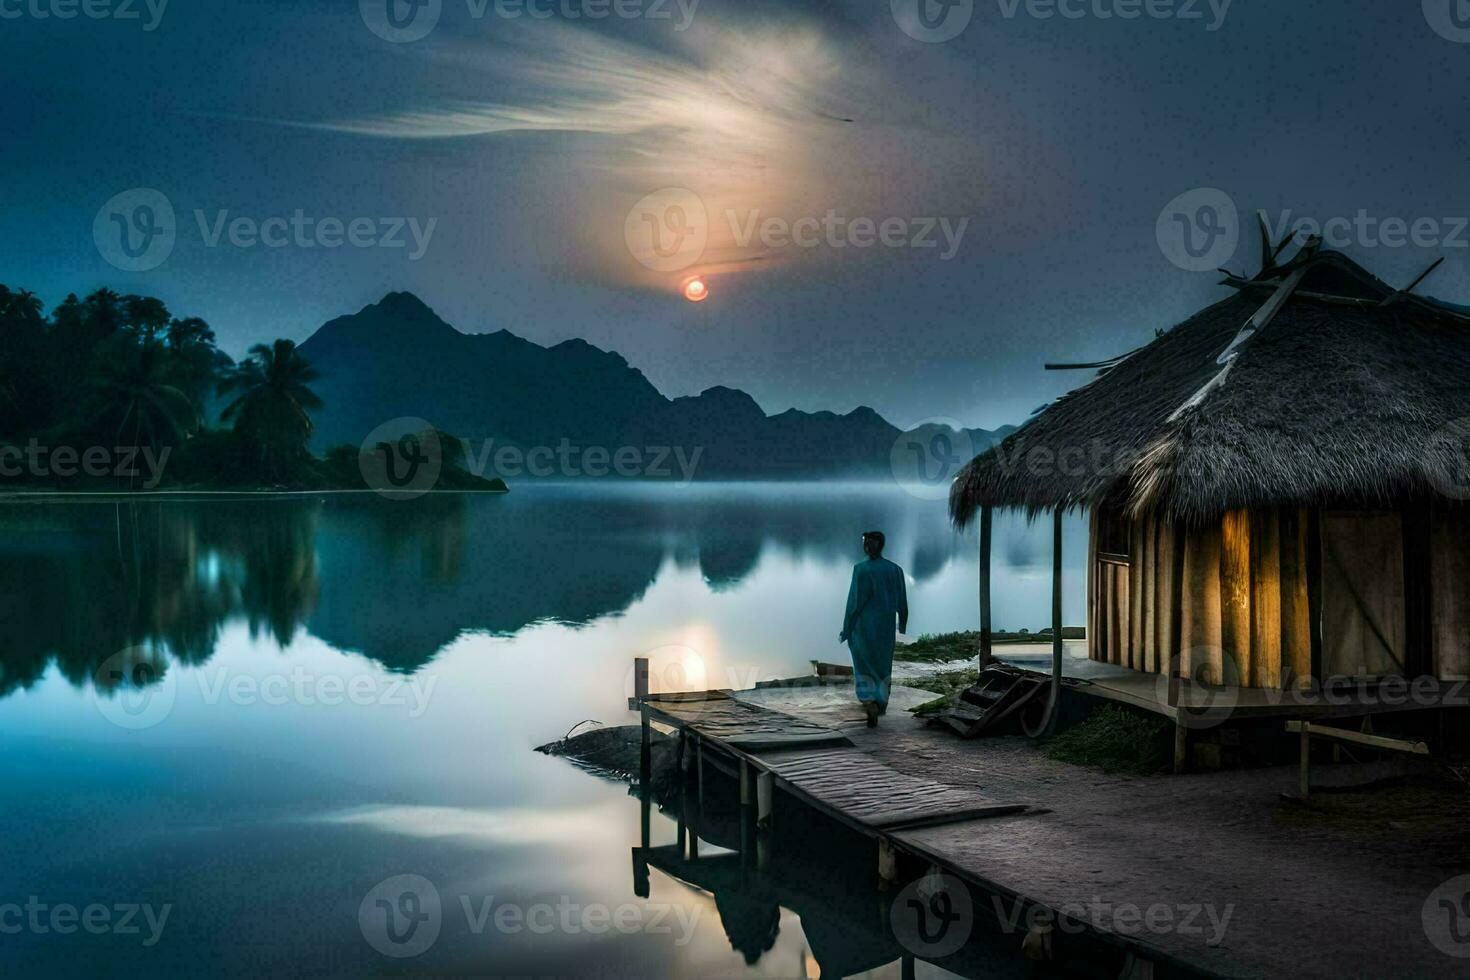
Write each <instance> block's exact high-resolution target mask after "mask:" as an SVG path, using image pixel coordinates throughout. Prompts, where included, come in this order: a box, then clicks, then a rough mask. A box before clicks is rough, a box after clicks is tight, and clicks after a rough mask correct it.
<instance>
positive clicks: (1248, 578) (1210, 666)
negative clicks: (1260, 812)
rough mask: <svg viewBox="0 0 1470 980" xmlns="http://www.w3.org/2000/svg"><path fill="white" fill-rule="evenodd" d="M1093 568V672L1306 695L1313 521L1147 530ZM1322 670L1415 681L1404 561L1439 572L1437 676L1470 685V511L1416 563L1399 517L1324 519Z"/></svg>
mask: <svg viewBox="0 0 1470 980" xmlns="http://www.w3.org/2000/svg"><path fill="white" fill-rule="evenodd" d="M1097 525H1098V519H1097V515H1096V513H1094V514H1093V528H1092V530H1093V533H1092V536H1091V537H1092V549H1091V552H1092V553H1091V555H1090V556H1089V558H1090V560H1089V562H1088V567H1089V570H1090V571H1089V575H1088V624H1087V625H1088V645H1089V652H1090V655H1091V657H1092V659H1094V660H1099V661H1102V662H1105V663H1111V664H1117V665H1119V666H1122V667H1129V668H1132V669H1134V670H1141V671H1148V672H1151V673H1158V672H1163V671H1165V670H1168V669H1170V667H1171V666H1172V667H1173V669H1174V670H1175V671H1176V672H1177V673H1179V674H1180V675H1181V676H1186V677H1193V678H1195V679H1197V680H1205V681H1210V682H1212V683H1225V684H1234V685H1239V686H1242V687H1258V688H1278V689H1279V688H1285V687H1289V686H1291V685H1293V684H1296V685H1298V686H1305V685H1306V684H1308V683H1310V678H1311V676H1312V624H1311V613H1310V609H1309V602H1308V582H1307V566H1308V556H1307V526H1308V514H1307V512H1306V511H1305V510H1303V509H1300V508H1271V509H1257V510H1251V511H1244V510H1237V511H1231V512H1229V513H1227V514H1226V515H1225V516H1224V518H1222V519H1221V521H1220V522H1219V523H1218V524H1214V525H1210V526H1206V527H1183V526H1176V525H1174V524H1171V523H1168V522H1162V521H1158V520H1144V521H1135V522H1134V523H1133V526H1132V531H1131V547H1130V555H1129V556H1128V559H1127V561H1126V563H1118V562H1114V561H1110V560H1109V559H1108V558H1107V557H1105V556H1101V555H1099V554H1098V553H1097V538H1098V536H1097V529H1098V526H1097ZM1321 528H1322V538H1323V548H1322V566H1323V571H1322V585H1321V588H1322V598H1321V617H1322V620H1321V634H1322V637H1321V642H1322V647H1323V649H1322V670H1323V673H1324V674H1326V675H1327V676H1382V675H1384V674H1388V673H1397V672H1402V671H1404V669H1405V667H1406V665H1407V664H1408V663H1409V660H1408V652H1407V649H1406V647H1407V645H1408V644H1407V641H1406V634H1407V627H1406V623H1405V617H1406V615H1408V603H1407V602H1406V595H1405V591H1404V582H1405V569H1404V558H1405V557H1409V558H1410V560H1411V561H1420V562H1423V563H1424V564H1425V565H1427V583H1426V584H1427V586H1428V591H1429V603H1428V609H1427V612H1426V615H1427V616H1428V618H1429V626H1428V633H1427V637H1428V643H1429V644H1430V645H1431V646H1432V650H1430V651H1429V652H1428V654H1427V656H1428V659H1427V660H1423V661H1421V662H1423V663H1425V664H1426V667H1427V669H1429V670H1430V671H1431V672H1432V673H1433V674H1434V676H1437V677H1439V678H1440V679H1443V680H1459V679H1465V678H1470V511H1467V510H1464V509H1457V510H1441V511H1436V512H1435V513H1434V515H1433V517H1432V519H1431V520H1430V521H1429V537H1428V550H1429V554H1428V555H1427V556H1426V555H1424V554H1423V550H1422V546H1416V547H1418V553H1417V554H1414V553H1412V552H1413V550H1414V549H1411V553H1410V554H1408V555H1407V556H1406V554H1405V552H1404V547H1403V540H1404V538H1403V528H1402V523H1401V521H1400V518H1399V515H1398V514H1397V513H1395V512H1376V513H1369V512H1356V513H1354V512H1337V513H1328V514H1324V515H1322V519H1321Z"/></svg>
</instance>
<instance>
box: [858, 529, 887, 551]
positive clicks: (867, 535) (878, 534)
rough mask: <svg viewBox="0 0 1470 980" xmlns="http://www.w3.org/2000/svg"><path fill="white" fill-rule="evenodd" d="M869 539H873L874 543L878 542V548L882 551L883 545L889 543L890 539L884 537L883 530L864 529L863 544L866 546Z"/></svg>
mask: <svg viewBox="0 0 1470 980" xmlns="http://www.w3.org/2000/svg"><path fill="white" fill-rule="evenodd" d="M869 541H871V542H873V543H874V544H876V545H877V546H878V550H879V551H882V550H883V546H884V545H885V544H887V543H888V539H887V538H885V537H883V532H882V531H864V532H863V544H864V546H866V545H867V543H868V542H869Z"/></svg>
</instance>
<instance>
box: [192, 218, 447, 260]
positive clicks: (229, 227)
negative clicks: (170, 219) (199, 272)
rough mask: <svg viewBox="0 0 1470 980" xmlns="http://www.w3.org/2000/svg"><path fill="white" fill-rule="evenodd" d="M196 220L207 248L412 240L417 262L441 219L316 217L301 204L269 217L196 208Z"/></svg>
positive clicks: (383, 244)
mask: <svg viewBox="0 0 1470 980" xmlns="http://www.w3.org/2000/svg"><path fill="white" fill-rule="evenodd" d="M194 220H195V222H196V223H197V224H198V225H199V236H200V238H201V239H202V240H203V241H204V245H205V247H206V248H218V247H219V245H220V242H221V241H224V242H225V243H227V244H229V245H232V246H234V247H235V248H242V249H250V248H256V247H258V246H260V247H264V248H289V247H295V248H328V249H331V248H341V247H342V246H344V245H350V246H352V247H353V248H408V247H409V238H410V237H411V238H412V239H413V242H412V245H413V250H412V251H411V252H409V253H408V260H409V261H410V262H416V261H418V260H419V259H421V258H423V257H424V253H425V252H427V251H428V249H429V240H430V239H431V238H433V237H434V229H435V227H437V226H438V224H439V219H438V218H430V219H429V220H428V221H426V222H423V223H420V221H419V219H418V218H396V217H385V218H368V217H358V218H350V219H347V220H343V219H342V218H332V217H327V218H315V217H312V216H311V215H308V214H307V213H306V212H305V211H303V210H302V209H301V208H297V209H296V210H295V211H293V212H291V214H290V215H289V216H286V215H275V216H272V217H269V218H264V219H260V218H252V217H248V216H245V215H237V216H236V217H234V218H231V217H230V212H229V210H228V209H226V210H221V211H216V212H215V213H214V215H213V216H212V217H211V216H209V215H207V214H205V212H204V211H201V210H195V212H194Z"/></svg>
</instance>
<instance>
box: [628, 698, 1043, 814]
mask: <svg viewBox="0 0 1470 980" xmlns="http://www.w3.org/2000/svg"><path fill="white" fill-rule="evenodd" d="M777 693H778V692H774V691H772V690H770V689H767V690H766V691H765V695H764V696H766V697H769V696H771V695H772V694H777ZM644 704H645V706H646V707H647V709H648V714H649V717H650V719H652V720H655V721H661V722H663V723H665V724H668V725H672V726H674V727H675V728H678V729H681V730H684V731H687V732H691V733H692V734H693V735H694V736H696V737H697V738H699V739H703V740H707V741H708V742H709V743H712V744H714V745H717V746H719V747H721V748H723V749H725V750H729V751H730V752H731V754H732V755H734V756H735V757H736V758H737V759H738V760H740V761H741V762H743V763H749V764H750V765H752V766H753V767H754V768H755V770H756V771H757V772H758V773H761V772H764V773H770V774H771V775H772V776H773V777H774V778H775V779H776V780H777V785H779V786H780V787H781V788H782V789H784V790H786V791H787V792H789V793H791V794H792V795H793V796H796V797H797V798H798V799H801V800H802V801H803V802H805V803H807V804H809V805H811V806H813V807H815V808H816V809H818V810H821V811H823V812H825V813H827V814H828V815H829V816H833V817H836V818H837V819H839V820H842V821H843V822H844V823H847V824H849V825H850V826H855V827H856V828H857V829H860V830H862V831H864V832H866V833H869V834H872V833H873V832H875V831H878V830H896V829H899V828H906V827H907V828H912V827H928V826H935V825H937V824H944V823H952V822H954V821H958V820H975V819H979V818H984V817H994V816H1007V815H1010V814H1014V813H1018V812H1020V811H1023V810H1025V809H1026V807H1025V805H1024V804H1012V803H999V802H997V801H995V800H991V799H988V798H986V797H984V796H981V795H980V794H979V793H975V792H973V791H968V790H961V789H956V788H954V787H951V786H946V785H945V784H943V783H940V782H936V781H935V780H932V779H925V778H922V777H918V776H910V775H905V774H904V773H901V772H898V771H897V770H896V769H893V768H892V767H890V766H887V765H885V764H883V763H881V762H879V761H878V760H877V759H875V758H873V757H872V756H871V755H869V754H868V753H866V752H861V751H859V750H858V749H856V748H854V747H853V744H852V740H851V739H849V738H848V737H847V736H846V735H844V734H842V733H841V732H840V731H837V730H836V729H834V728H830V727H828V726H826V725H823V724H820V723H819V722H817V721H812V720H808V719H805V718H801V717H798V716H797V715H794V714H789V713H787V712H785V711H780V710H776V709H774V708H770V707H766V706H764V705H761V704H756V703H753V702H752V701H747V700H745V699H744V698H743V697H742V696H740V695H737V694H732V693H731V692H729V691H710V692H705V693H703V694H700V693H680V694H674V695H650V696H649V697H647V698H646V699H645V700H644Z"/></svg>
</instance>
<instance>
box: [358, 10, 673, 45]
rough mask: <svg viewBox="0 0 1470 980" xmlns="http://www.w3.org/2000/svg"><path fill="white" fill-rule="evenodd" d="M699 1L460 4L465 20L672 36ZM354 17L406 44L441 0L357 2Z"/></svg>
mask: <svg viewBox="0 0 1470 980" xmlns="http://www.w3.org/2000/svg"><path fill="white" fill-rule="evenodd" d="M699 4H700V0H464V6H465V13H466V14H467V15H468V16H469V17H470V19H471V20H483V19H484V18H485V17H487V16H493V17H497V18H499V19H501V20H521V19H523V18H524V19H526V20H538V21H539V20H551V19H553V18H556V19H559V20H569V21H581V20H588V21H602V20H607V19H609V18H617V19H618V20H654V21H659V20H668V21H673V20H675V19H676V18H677V23H675V24H674V30H675V31H680V32H682V31H686V30H688V29H689V26H690V25H691V24H693V23H694V15H695V12H696V11H697V10H698V9H699ZM358 12H359V13H360V14H361V15H362V22H363V23H364V24H366V25H367V28H368V30H370V31H372V32H373V33H374V34H376V35H377V36H378V37H380V38H382V39H383V40H385V41H389V42H391V43H393V44H409V43H412V42H414V41H420V40H423V39H424V38H426V37H428V36H429V35H430V34H431V33H432V32H433V30H434V28H435V27H438V26H439V18H440V17H441V16H443V14H444V0H358Z"/></svg>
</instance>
